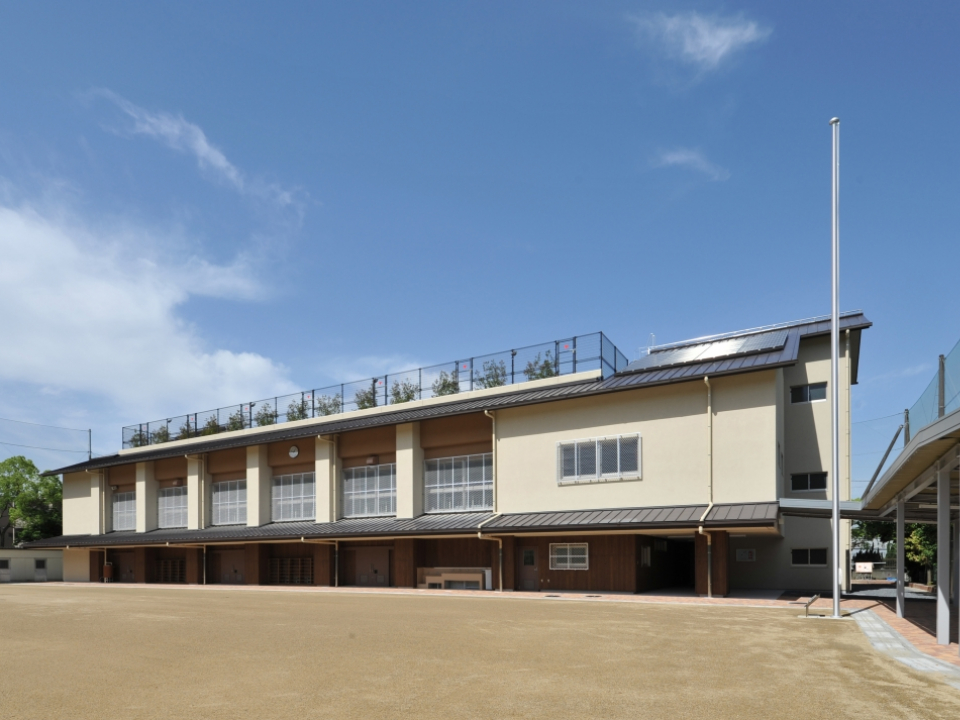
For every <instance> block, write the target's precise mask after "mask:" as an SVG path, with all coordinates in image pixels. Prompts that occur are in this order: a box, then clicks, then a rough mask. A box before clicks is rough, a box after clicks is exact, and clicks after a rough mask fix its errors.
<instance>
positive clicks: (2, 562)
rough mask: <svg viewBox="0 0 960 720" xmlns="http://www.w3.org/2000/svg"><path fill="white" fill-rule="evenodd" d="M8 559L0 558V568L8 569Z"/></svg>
mask: <svg viewBox="0 0 960 720" xmlns="http://www.w3.org/2000/svg"><path fill="white" fill-rule="evenodd" d="M9 569H10V561H9V560H0V570H9Z"/></svg>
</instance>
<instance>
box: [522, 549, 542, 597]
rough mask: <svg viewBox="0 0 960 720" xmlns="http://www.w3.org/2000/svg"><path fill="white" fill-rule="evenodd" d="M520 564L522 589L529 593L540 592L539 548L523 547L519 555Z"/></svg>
mask: <svg viewBox="0 0 960 720" xmlns="http://www.w3.org/2000/svg"><path fill="white" fill-rule="evenodd" d="M518 561H519V563H520V572H519V573H518V574H519V576H520V589H521V590H526V591H527V592H539V591H540V563H539V562H538V558H537V548H535V547H522V548H520V552H519V553H518Z"/></svg>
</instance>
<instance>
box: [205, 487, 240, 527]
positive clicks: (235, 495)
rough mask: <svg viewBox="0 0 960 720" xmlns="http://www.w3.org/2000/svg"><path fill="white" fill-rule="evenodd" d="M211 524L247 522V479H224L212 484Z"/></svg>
mask: <svg viewBox="0 0 960 720" xmlns="http://www.w3.org/2000/svg"><path fill="white" fill-rule="evenodd" d="M212 515H213V524H214V525H244V524H246V522H247V481H246V480H224V481H222V482H218V483H214V484H213V513H212Z"/></svg>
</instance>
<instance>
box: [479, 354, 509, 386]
mask: <svg viewBox="0 0 960 720" xmlns="http://www.w3.org/2000/svg"><path fill="white" fill-rule="evenodd" d="M473 384H474V386H476V387H478V388H495V387H501V386H503V385H506V384H507V364H506V363H505V362H504V361H503V360H486V361H484V363H483V373H482V374H481V373H475V374H474V377H473Z"/></svg>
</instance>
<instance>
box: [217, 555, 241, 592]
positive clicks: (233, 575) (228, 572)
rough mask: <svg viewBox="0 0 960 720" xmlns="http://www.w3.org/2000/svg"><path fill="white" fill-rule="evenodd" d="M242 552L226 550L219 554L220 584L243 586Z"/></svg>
mask: <svg viewBox="0 0 960 720" xmlns="http://www.w3.org/2000/svg"><path fill="white" fill-rule="evenodd" d="M244 560H245V554H244V551H243V550H226V551H224V552H222V553H220V582H221V583H222V584H223V585H243V567H244Z"/></svg>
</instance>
